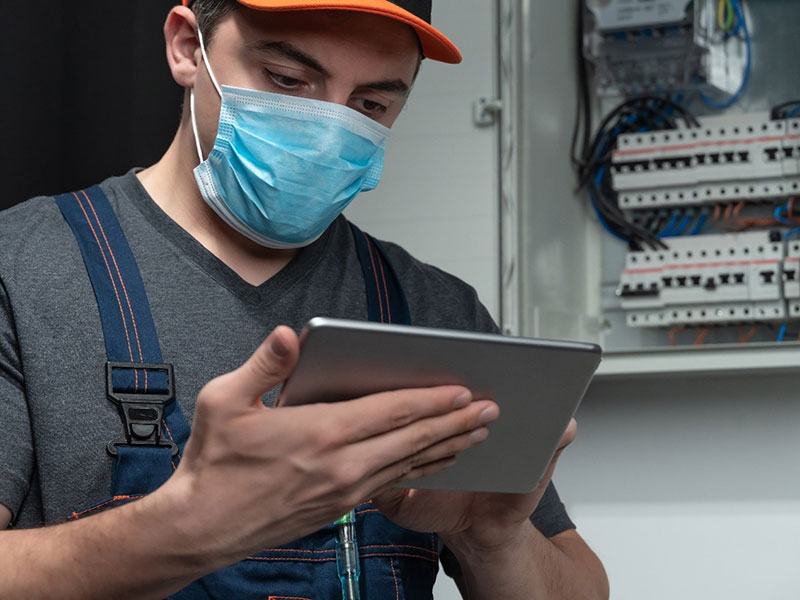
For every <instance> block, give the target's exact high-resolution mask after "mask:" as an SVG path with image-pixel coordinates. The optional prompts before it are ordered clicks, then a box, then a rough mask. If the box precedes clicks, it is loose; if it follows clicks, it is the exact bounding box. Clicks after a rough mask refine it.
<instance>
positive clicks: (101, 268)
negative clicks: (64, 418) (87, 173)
mask: <svg viewBox="0 0 800 600" xmlns="http://www.w3.org/2000/svg"><path fill="white" fill-rule="evenodd" d="M55 200H56V203H57V204H58V207H59V209H61V213H62V214H63V215H64V219H65V220H66V221H67V223H68V224H69V226H70V229H71V230H72V232H73V234H74V235H75V239H76V240H77V242H78V247H79V248H80V251H81V255H82V256H83V260H84V263H85V265H86V270H87V272H88V274H89V279H90V280H91V283H92V287H93V289H94V293H95V297H96V299H97V306H98V308H99V311H100V321H101V323H102V327H103V337H104V339H105V347H106V355H107V358H108V362H107V363H106V391H107V394H108V399H109V400H110V401H111V402H113V403H114V404H115V405H116V407H117V409H118V411H119V413H120V417H121V419H122V422H123V425H124V428H125V438H124V439H123V440H121V441H120V442H110V443H109V446H108V449H109V452H110V453H111V454H113V455H115V456H116V457H117V460H116V463H115V469H114V487H115V488H118V489H115V490H112V491H114V492H115V493H147V492H149V491H151V490H152V489H155V487H158V485H160V484H161V483H163V482H164V481H165V480H166V478H167V477H169V475H171V473H172V470H173V468H174V466H175V464H176V462H175V461H176V457H177V456H178V455H179V450H180V446H181V445H182V444H184V443H185V442H186V439H188V435H189V425H188V422H187V421H186V419H185V418H184V417H183V415H182V414H181V412H180V409H178V408H177V403H176V402H175V401H174V383H173V374H172V365H168V364H164V362H163V358H162V355H161V348H160V346H159V343H158V336H157V334H156V328H155V324H154V322H153V317H152V314H151V311H150V303H149V302H148V300H147V294H146V293H145V289H144V284H143V283H142V278H141V275H140V273H139V268H138V266H137V265H136V260H135V258H134V256H133V252H131V249H130V246H129V245H128V241H127V239H126V238H125V234H124V233H123V231H122V227H121V226H120V224H119V220H118V219H117V216H116V215H115V214H114V210H113V208H112V207H111V204H110V203H109V201H108V198H107V197H106V195H105V193H104V192H103V190H102V189H101V188H100V187H99V186H93V187H91V188H89V189H87V190H85V191H80V192H73V193H70V194H63V195H60V196H57V197H56V199H55ZM132 463H133V464H137V465H140V468H137V469H135V470H136V471H137V472H138V474H137V475H136V476H135V477H134V478H131V477H129V476H128V475H126V473H127V472H130V471H131V469H130V468H129V467H127V466H126V465H129V464H132ZM141 467H145V468H141ZM148 472H152V476H151V475H148ZM130 488H135V489H130Z"/></svg>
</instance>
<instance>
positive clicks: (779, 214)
mask: <svg viewBox="0 0 800 600" xmlns="http://www.w3.org/2000/svg"><path fill="white" fill-rule="evenodd" d="M788 212H789V205H788V204H786V205H785V206H776V207H775V213H774V217H775V220H776V221H778V222H779V223H783V224H784V225H792V224H793V223H792V222H791V221H790V220H789V219H787V218H785V217H784V216H783V215H785V214H787V213H788Z"/></svg>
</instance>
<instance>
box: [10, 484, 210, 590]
mask: <svg viewBox="0 0 800 600" xmlns="http://www.w3.org/2000/svg"><path fill="white" fill-rule="evenodd" d="M178 504H179V503H177V502H174V501H173V498H172V497H171V496H170V494H169V493H159V492H156V493H154V494H152V495H151V496H148V497H147V498H144V499H142V500H139V501H137V502H134V503H131V504H127V505H125V506H122V507H119V508H115V509H112V510H108V511H106V512H104V513H101V514H98V515H95V516H92V517H88V518H86V519H82V520H80V521H75V522H70V523H64V524H62V525H56V526H52V527H44V528H40V529H23V530H12V531H0V556H2V557H3V558H2V560H0V598H21V599H22V598H24V599H36V598H52V597H58V598H62V599H64V600H72V599H75V600H91V599H95V598H96V599H107V598H117V599H127V598H131V599H134V598H135V599H147V598H153V599H160V598H165V597H166V596H168V595H170V594H171V593H174V592H175V591H177V590H179V589H181V588H183V587H185V586H186V585H187V584H189V583H190V582H192V581H194V580H195V579H197V578H198V577H200V576H202V575H203V574H205V573H207V572H209V571H212V570H214V569H215V568H217V567H218V566H219V565H217V564H216V562H218V561H219V557H214V556H213V553H206V552H204V549H203V548H202V546H201V545H200V544H198V543H197V540H194V539H192V536H191V532H190V531H189V527H187V525H185V524H184V523H185V521H184V520H183V518H182V517H181V516H180V515H181V512H184V514H185V511H180V510H179V508H181V509H182V508H184V507H179V506H178ZM176 515H178V516H177V518H176ZM186 523H187V524H188V521H187V522H186Z"/></svg>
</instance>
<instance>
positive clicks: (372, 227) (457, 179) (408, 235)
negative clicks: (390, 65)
mask: <svg viewBox="0 0 800 600" xmlns="http://www.w3.org/2000/svg"><path fill="white" fill-rule="evenodd" d="M493 6H494V2H492V1H490V0H436V1H435V2H434V3H433V7H434V8H433V23H434V24H435V25H436V26H437V27H438V28H440V29H441V30H442V31H443V32H444V33H445V34H446V35H447V36H448V37H450V39H452V40H453V41H454V42H455V44H456V45H457V46H458V47H459V49H460V50H461V52H462V54H463V55H464V62H463V63H462V64H461V65H457V66H454V65H445V64H441V63H436V62H433V61H429V60H426V61H424V63H423V65H422V70H421V72H420V75H419V78H418V80H417V83H416V85H415V87H414V90H413V91H412V94H411V98H410V100H409V103H408V105H407V107H406V109H405V110H404V112H403V114H402V115H401V116H400V118H399V119H398V121H397V123H396V124H395V126H394V128H393V131H392V139H391V140H390V141H389V146H388V149H387V152H386V167H385V169H384V173H383V177H382V180H381V184H380V186H378V189H376V190H375V191H373V192H369V193H368V194H363V195H362V196H360V197H359V198H358V199H356V201H355V202H354V203H353V204H352V205H351V206H350V208H348V209H347V213H346V214H347V216H348V218H350V219H352V220H353V221H354V222H355V223H356V224H358V225H359V226H361V227H363V228H364V229H366V230H367V231H369V232H370V233H371V234H373V235H375V236H376V237H378V238H381V239H388V240H391V241H393V242H397V243H399V244H401V245H403V246H404V247H405V248H406V249H407V250H409V251H410V252H411V253H412V254H413V255H414V256H416V257H417V258H418V259H420V260H422V261H424V262H428V263H431V264H434V265H436V266H437V267H440V268H442V269H444V270H446V271H448V272H450V273H452V274H454V275H456V276H458V277H460V278H461V279H463V280H465V281H466V282H467V283H469V284H470V285H472V286H473V287H475V288H476V289H477V290H478V295H479V296H480V298H481V300H482V301H483V303H484V304H485V305H486V306H487V308H489V310H490V312H491V313H492V314H493V315H494V316H495V318H497V308H498V302H499V299H498V295H499V284H498V283H497V282H498V275H497V273H498V261H499V259H498V252H497V247H498V241H497V229H498V225H497V219H498V217H497V215H498V208H497V200H496V198H497V150H496V138H497V132H496V130H495V129H494V128H493V127H489V128H485V129H479V128H477V127H476V126H475V125H474V124H473V119H472V105H473V102H474V101H475V100H476V99H477V98H478V97H480V96H491V95H492V94H493V93H494V89H495V80H494V71H495V60H496V59H495V47H494V24H493V18H494V8H493Z"/></svg>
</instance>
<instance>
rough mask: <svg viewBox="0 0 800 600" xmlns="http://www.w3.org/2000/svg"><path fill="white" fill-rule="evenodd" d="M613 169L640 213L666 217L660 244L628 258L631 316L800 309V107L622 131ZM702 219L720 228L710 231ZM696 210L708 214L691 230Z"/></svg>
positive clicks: (751, 316)
mask: <svg viewBox="0 0 800 600" xmlns="http://www.w3.org/2000/svg"><path fill="white" fill-rule="evenodd" d="M610 171H611V187H612V190H613V192H614V193H615V194H616V197H617V202H618V205H619V207H620V208H621V209H624V210H625V211H626V212H627V213H628V214H629V215H630V218H631V220H632V222H636V223H648V224H650V226H652V223H659V222H660V223H661V225H660V226H659V227H657V229H660V231H661V233H660V234H659V236H658V237H659V238H660V240H661V242H662V244H661V247H657V246H653V247H642V248H637V249H632V250H630V251H629V252H628V253H627V254H626V257H625V264H624V267H623V269H622V272H621V275H620V282H619V286H618V288H617V291H616V294H617V296H618V298H619V302H620V306H621V308H622V309H623V310H624V311H625V313H626V324H627V326H628V327H632V328H675V327H711V326H715V327H716V326H719V327H725V326H731V325H740V324H754V323H761V324H765V323H766V324H772V325H773V326H775V325H780V324H782V323H786V322H787V321H788V320H791V319H800V239H795V235H796V234H797V233H800V202H799V203H798V213H799V214H798V215H797V216H795V215H794V206H793V205H794V202H795V198H794V196H795V195H798V196H800V118H770V114H767V113H765V114H751V115H740V116H736V117H733V116H722V117H706V118H704V119H702V120H701V121H700V122H698V123H697V126H694V127H685V128H675V129H667V130H663V131H647V132H635V133H628V134H622V135H619V136H618V138H617V140H616V147H615V148H614V150H613V151H612V153H611V165H610ZM712 215H713V216H712ZM668 218H670V222H671V224H672V225H668V226H667V227H664V226H663V223H664V222H665V221H666V220H667V219H668ZM679 218H680V220H681V221H683V222H684V226H683V227H680V228H676V227H675V223H676V222H677V221H678V220H679ZM701 219H702V220H703V222H704V221H705V220H708V221H709V222H711V221H713V225H714V226H715V229H716V230H717V231H719V230H722V232H719V233H716V232H715V233H711V234H705V235H703V234H702V231H701V230H702V229H703V227H702V223H701V222H700V221H701ZM689 221H697V222H698V223H699V225H698V227H695V228H694V230H693V231H692V232H691V233H689V230H688V229H687V227H686V226H685V225H686V222H689ZM796 228H798V229H796ZM678 229H679V230H678Z"/></svg>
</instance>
